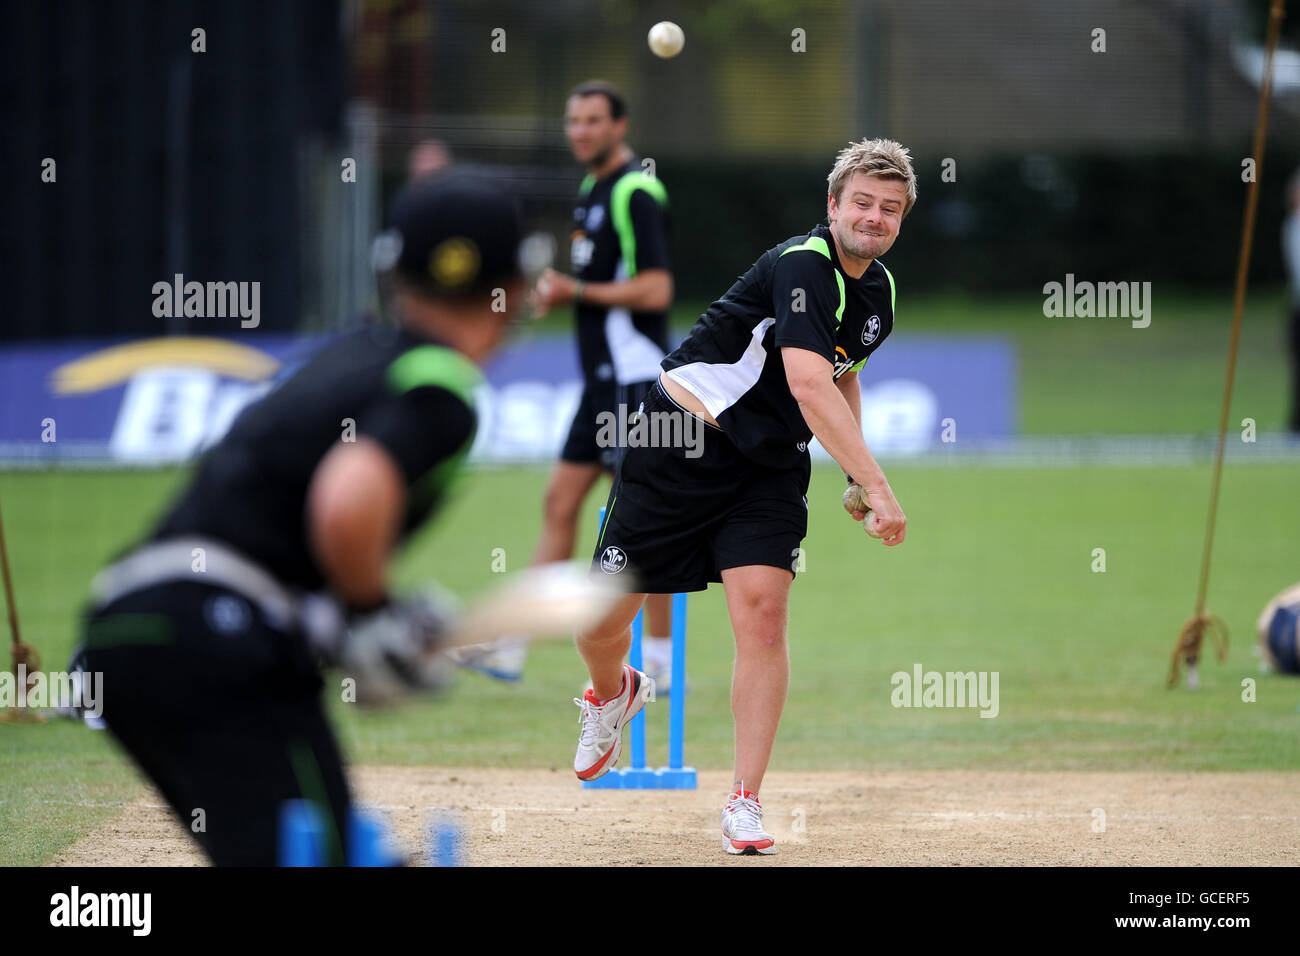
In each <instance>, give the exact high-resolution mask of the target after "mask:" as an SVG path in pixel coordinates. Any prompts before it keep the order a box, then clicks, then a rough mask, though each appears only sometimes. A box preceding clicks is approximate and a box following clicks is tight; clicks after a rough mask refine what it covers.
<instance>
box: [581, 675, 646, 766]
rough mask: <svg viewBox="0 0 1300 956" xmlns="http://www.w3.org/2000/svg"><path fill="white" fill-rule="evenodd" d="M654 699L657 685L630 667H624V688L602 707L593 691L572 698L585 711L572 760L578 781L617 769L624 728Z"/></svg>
mask: <svg viewBox="0 0 1300 956" xmlns="http://www.w3.org/2000/svg"><path fill="white" fill-rule="evenodd" d="M654 699H655V682H654V681H653V680H651V679H650V678H649V677H647V676H646V675H645V674H642V673H641V672H640V671H638V670H633V669H632V668H631V667H630V666H629V665H627V664H624V665H623V686H622V687H621V688H620V689H619V692H618V694H616V695H615V696H613V697H611V698H610V699H609V700H607V701H605V702H604V703H603V704H602V703H600V702H599V701H597V700H596V695H595V693H594V692H593V691H590V690H588V691H587V693H586V694H585V695H583V698H582V699H581V700H579V699H578V698H577V697H575V698H573V702H574V703H575V704H577V705H578V706H579V707H581V708H582V734H581V735H580V736H579V737H578V753H577V754H576V755H575V756H574V758H573V772H574V773H576V774H577V775H578V779H579V780H595V779H596V778H597V777H603V776H604V775H605V774H607V773H609V771H611V770H613V769H614V764H616V763H618V755H619V754H620V753H621V752H622V750H623V728H624V727H626V726H627V724H628V721H630V720H631V719H632V718H633V717H635V716H636V715H637V714H638V713H639V712H640V711H641V708H642V707H644V706H645V705H646V703H647V702H648V701H652V700H654Z"/></svg>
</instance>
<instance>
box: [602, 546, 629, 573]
mask: <svg viewBox="0 0 1300 956" xmlns="http://www.w3.org/2000/svg"><path fill="white" fill-rule="evenodd" d="M625 567H627V552H625V551H624V550H623V549H622V548H616V547H614V546H613V545H610V546H609V547H608V548H606V549H605V552H604V553H603V554H602V555H601V556H600V569H601V570H602V571H604V572H605V573H606V574H618V572H620V571H622V570H623V569H624V568H625Z"/></svg>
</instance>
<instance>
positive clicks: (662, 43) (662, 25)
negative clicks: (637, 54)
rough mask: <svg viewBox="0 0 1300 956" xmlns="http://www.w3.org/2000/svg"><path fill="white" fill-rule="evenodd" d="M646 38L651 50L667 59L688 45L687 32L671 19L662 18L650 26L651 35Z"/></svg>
mask: <svg viewBox="0 0 1300 956" xmlns="http://www.w3.org/2000/svg"><path fill="white" fill-rule="evenodd" d="M646 40H647V42H648V43H649V44H650V50H651V52H653V53H654V55H655V56H659V57H663V58H664V59H665V60H666V59H668V57H670V56H676V55H677V54H678V53H681V52H682V47H684V46H685V45H686V34H685V33H683V32H682V28H681V27H679V26H678V25H677V24H675V23H673V22H672V21H671V20H660V21H659V22H658V23H656V24H655V25H654V26H652V27H651V28H650V35H649V36H648V37H647V38H646Z"/></svg>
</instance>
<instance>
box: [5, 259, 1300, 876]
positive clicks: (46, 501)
mask: <svg viewBox="0 0 1300 956" xmlns="http://www.w3.org/2000/svg"><path fill="white" fill-rule="evenodd" d="M900 284H901V285H902V288H903V292H902V294H901V295H900V299H899V329H900V332H901V331H907V332H910V333H916V334H925V335H952V334H958V333H960V334H997V335H1001V336H1004V337H1007V338H1010V339H1011V340H1013V341H1014V342H1015V344H1016V345H1017V348H1018V349H1019V353H1020V370H1021V383H1020V388H1021V398H1022V430H1023V431H1024V432H1026V433H1031V434H1087V433H1108V434H1125V433H1127V434H1148V433H1165V434H1178V433H1202V434H1205V433H1209V432H1212V431H1213V429H1214V427H1215V426H1216V423H1217V419H1218V403H1219V396H1220V393H1221V389H1222V383H1223V353H1224V350H1225V348H1226V345H1227V340H1228V322H1229V318H1230V302H1229V301H1228V300H1227V298H1226V297H1223V298H1222V299H1221V300H1220V299H1211V298H1206V297H1196V296H1191V295H1182V296H1179V295H1176V294H1170V295H1169V297H1168V299H1167V300H1166V299H1165V298H1164V297H1162V295H1161V292H1160V290H1156V296H1155V307H1154V313H1153V320H1152V324H1151V327H1150V328H1147V329H1133V328H1131V327H1130V326H1129V325H1128V323H1127V322H1126V321H1124V320H1114V319H1055V320H1049V319H1045V318H1043V316H1042V314H1041V299H1036V298H1030V299H1018V300H1006V301H998V300H980V301H970V300H966V299H962V298H955V297H931V298H924V297H920V296H915V297H914V296H912V295H910V294H909V293H908V291H907V290H908V288H909V286H908V285H907V284H906V283H905V281H904V279H903V277H900ZM701 306H702V304H698V303H697V304H693V305H692V304H685V305H682V306H679V307H678V308H677V309H676V310H675V321H676V323H677V324H678V325H683V324H689V322H690V321H692V320H693V319H694V317H695V315H696V314H698V311H699V307H701ZM1281 320H1282V308H1281V299H1280V297H1279V296H1276V295H1272V296H1267V295H1266V296H1261V297H1256V298H1255V299H1253V300H1252V302H1251V305H1250V308H1249V311H1248V315H1247V323H1246V326H1245V331H1244V333H1243V339H1242V353H1241V361H1240V365H1239V369H1238V378H1237V393H1236V400H1235V402H1234V407H1233V419H1232V421H1233V423H1234V427H1235V423H1236V422H1237V421H1239V420H1240V419H1241V418H1242V417H1244V416H1247V415H1249V416H1251V417H1254V418H1255V419H1256V421H1257V424H1258V427H1259V429H1260V430H1261V431H1271V430H1276V429H1277V428H1279V427H1280V426H1281V423H1282V420H1283V411H1284V394H1285V381H1286V378H1285V376H1286V371H1285V367H1284V365H1283V360H1282V357H1281V349H1280V345H1281V342H1282V321H1281ZM562 328H563V323H561V322H559V321H556V320H547V321H545V322H543V323H542V324H541V325H539V326H538V327H536V328H535V329H532V330H529V332H528V333H526V334H544V333H545V332H547V331H548V330H549V331H555V330H559V329H562ZM868 371H869V370H868ZM884 464H885V466H886V469H887V473H888V474H889V477H890V480H891V482H892V483H893V485H894V488H895V490H896V492H897V494H898V496H899V500H900V501H901V503H902V504H903V506H904V508H905V509H906V511H907V513H908V517H909V533H908V540H907V542H906V543H905V544H904V545H903V546H902V547H901V548H898V549H893V550H891V549H885V548H883V547H881V546H880V545H879V544H878V543H877V542H873V541H871V540H870V539H867V538H866V537H865V536H864V535H863V534H862V531H861V529H860V528H859V527H857V526H855V525H853V524H852V523H851V522H850V521H849V520H848V519H847V517H846V516H845V515H844V514H843V512H842V511H840V509H839V506H838V500H839V495H840V492H841V490H842V478H841V476H840V473H839V472H838V471H837V470H835V469H833V468H828V469H818V470H817V471H816V472H815V473H814V478H813V487H812V489H811V491H810V495H809V498H810V502H811V504H812V507H811V512H810V522H809V535H808V539H807V540H806V542H805V551H806V557H807V570H806V573H805V574H803V575H801V577H800V579H799V580H798V581H797V582H796V583H795V585H794V588H793V592H792V599H791V627H790V645H791V657H792V663H793V675H792V681H791V686H790V697H789V703H788V705H787V708H786V712H785V717H784V720H783V722H782V727H781V734H780V737H779V738H778V741H777V746H776V752H775V754H774V757H773V767H774V768H779V769H801V768H802V769H862V768H979V769H1107V770H1124V769H1146V770H1220V769H1223V770H1228V769H1233V770H1249V769H1265V768H1267V769H1300V748H1297V747H1296V744H1295V741H1296V739H1297V734H1298V733H1300V711H1298V710H1297V701H1300V684H1297V683H1296V682H1295V681H1294V680H1291V679H1288V678H1283V677H1278V676H1262V675H1261V674H1260V672H1259V666H1258V661H1257V658H1256V657H1255V655H1254V654H1253V653H1252V648H1253V645H1254V640H1255V639H1254V634H1253V627H1254V620H1255V616H1256V615H1257V614H1258V612H1259V609H1260V608H1261V607H1262V605H1263V604H1264V602H1265V601H1266V600H1267V599H1268V598H1269V597H1271V596H1272V595H1273V594H1274V593H1275V592H1277V591H1278V590H1280V589H1281V588H1283V587H1284V586H1287V585H1289V584H1291V583H1294V581H1295V580H1296V579H1297V577H1300V537H1297V535H1296V534H1295V528H1296V527H1298V526H1300V499H1297V496H1296V494H1295V488H1296V480H1297V474H1296V469H1295V468H1294V467H1288V466H1282V465H1233V466H1230V467H1229V469H1228V470H1227V472H1226V476H1225V483H1224V489H1223V502H1222V509H1221V512H1220V520H1219V530H1218V538H1217V547H1216V552H1215V563H1214V567H1213V574H1212V578H1211V585H1212V586H1211V601H1210V606H1211V609H1212V610H1214V611H1216V612H1217V613H1218V614H1220V615H1221V616H1223V617H1224V618H1225V619H1226V620H1227V622H1228V624H1229V626H1230V628H1231V630H1232V637H1233V640H1232V644H1231V650H1230V655H1229V658H1228V661H1227V663H1225V664H1223V665H1219V664H1217V663H1215V662H1212V661H1209V662H1207V663H1206V664H1205V666H1204V668H1203V681H1204V687H1203V689H1202V690H1201V691H1200V692H1198V693H1189V692H1187V691H1185V690H1181V689H1180V690H1178V691H1174V692H1171V691H1167V690H1165V688H1164V676H1165V671H1166V668H1167V666H1168V659H1169V654H1170V652H1171V650H1172V647H1173V642H1174V638H1175V635H1176V634H1177V631H1178V628H1179V626H1180V624H1181V623H1182V621H1183V619H1184V618H1185V617H1186V616H1187V615H1188V614H1189V613H1190V612H1191V610H1192V603H1193V599H1194V591H1195V586H1196V581H1197V573H1198V567H1199V560H1200V549H1201V541H1202V534H1203V528H1204V520H1205V519H1204V513H1205V506H1206V503H1207V498H1208V490H1209V466H1208V464H1206V465H1201V466H1196V467H1159V468H1095V469H1067V468H1046V467H1044V468H1029V469H1021V468H999V467H979V466H968V467H960V468H952V467H932V468H926V467H918V466H916V465H911V466H909V465H907V464H905V463H900V464H898V465H891V464H890V463H889V462H888V461H886V462H885V463H884ZM545 474H546V471H545V469H543V468H530V469H510V470H500V471H481V472H477V473H475V474H474V475H473V477H472V478H471V479H470V480H467V481H466V482H464V484H463V491H462V493H461V496H460V497H459V498H458V499H457V500H456V501H455V502H454V503H453V505H452V506H451V508H450V509H449V510H448V511H447V512H446V513H445V514H444V515H443V516H442V517H441V518H440V519H439V520H438V521H437V522H436V523H434V524H433V525H432V526H430V527H427V528H426V529H424V531H423V532H422V533H421V535H420V536H419V537H418V538H417V539H416V540H414V541H413V542H412V544H411V547H410V548H409V549H408V550H407V551H406V553H405V554H404V555H403V556H402V559H401V561H400V564H399V567H398V571H397V574H398V577H399V580H400V581H401V582H402V583H404V584H415V583H418V582H419V581H421V580H427V579H435V580H438V581H439V582H441V583H443V584H444V585H446V586H448V587H450V588H451V589H452V590H454V591H456V592H458V593H461V594H464V595H472V594H474V593H476V592H478V591H479V590H481V589H482V588H484V587H485V586H487V585H488V584H489V583H490V582H491V580H492V577H493V575H492V572H491V564H492V552H493V549H494V548H504V549H505V552H506V556H507V563H508V566H509V568H510V569H517V568H520V567H522V566H524V565H525V564H526V563H527V558H528V555H529V553H530V552H531V549H532V546H533V543H534V541H535V539H536V534H537V530H538V526H539V523H540V514H539V507H540V503H539V502H540V494H541V489H542V486H543V482H544V480H545ZM183 479H184V472H183V471H180V470H172V471H142V472H141V471H118V472H90V471H84V472H10V473H3V472H0V505H3V508H4V517H5V522H6V531H7V537H8V542H9V550H10V554H11V556H12V560H13V562H14V566H15V567H14V575H15V586H16V588H17V594H18V603H19V610H20V612H21V615H22V621H23V627H24V634H25V637H26V639H27V640H28V641H29V642H31V643H34V644H35V645H37V647H38V648H39V649H40V651H41V652H42V653H43V654H44V657H45V666H46V668H47V669H61V668H62V667H63V664H64V662H65V661H66V660H67V657H68V653H69V651H70V650H71V648H72V646H73V644H74V642H75V640H76V631H77V620H78V615H79V612H80V606H81V602H82V601H83V599H84V596H85V593H86V588H87V584H88V582H89V580H90V578H91V576H92V575H93V574H94V572H95V571H96V570H97V569H98V568H99V567H100V566H101V565H102V564H103V563H104V562H105V561H106V560H107V559H108V558H109V557H110V556H111V555H112V554H114V553H115V552H116V551H118V550H120V549H122V548H124V547H126V546H127V545H129V544H131V543H132V542H133V541H134V540H135V539H136V538H137V537H138V536H139V535H140V534H142V533H143V530H144V528H145V527H146V526H147V524H148V523H149V522H150V521H151V520H152V519H153V518H154V517H155V516H156V515H157V514H158V513H159V512H160V510H161V509H162V508H163V507H164V506H165V504H166V502H167V500H168V498H169V497H170V495H171V494H172V493H173V492H174V491H175V490H176V489H177V487H178V485H179V483H180V482H181V481H182V480H183ZM502 502H508V503H509V504H508V505H505V506H503V505H502V504H501V503H502ZM596 507H597V502H596V501H595V500H594V499H593V500H592V502H591V507H590V509H589V513H588V515H587V519H586V521H585V527H584V530H583V534H582V538H581V539H580V540H583V541H590V540H591V539H592V538H593V536H594V527H595V512H596ZM1095 548H1104V549H1105V551H1106V565H1107V569H1106V571H1105V573H1094V572H1093V571H1092V564H1093V549H1095ZM689 639H690V654H689V661H690V664H689V671H690V684H691V691H690V695H689V699H688V706H687V728H688V729H687V742H686V756H687V759H688V760H689V761H690V762H691V763H693V764H695V765H696V766H699V767H705V768H725V767H727V766H728V765H729V763H730V758H731V734H732V727H731V719H730V714H729V709H728V707H729V704H728V688H729V680H730V666H731V657H732V651H731V647H730V640H731V638H730V630H729V627H728V624H727V621H726V615H725V608H724V605H723V600H722V595H721V592H720V590H717V589H714V590H713V591H710V592H707V593H704V594H699V595H694V596H692V599H691V605H690V614H689ZM917 663H919V664H921V665H922V666H923V667H924V668H925V669H926V670H938V671H969V670H975V671H997V672H998V673H999V675H1000V686H999V690H1000V713H999V714H998V716H997V717H996V718H995V719H981V718H979V717H978V716H977V713H976V711H974V710H941V709H932V710H926V709H895V708H894V707H892V706H891V703H890V697H891V690H892V687H891V683H890V676H891V675H892V674H893V673H894V672H896V671H908V672H910V671H911V669H912V667H913V665H914V664H917ZM1248 677H1249V678H1255V679H1257V680H1258V688H1257V700H1256V702H1254V703H1246V702H1243V700H1242V681H1243V679H1244V678H1248ZM583 679H584V675H583V671H582V667H581V664H580V662H579V660H578V658H577V656H576V654H575V652H574V651H573V649H572V647H571V646H570V645H569V644H567V642H559V643H554V644H550V645H547V646H544V647H541V648H538V649H536V650H535V651H534V653H533V655H532V656H531V658H530V660H529V664H528V671H527V676H526V679H525V681H524V682H522V683H521V684H519V685H516V686H507V685H501V684H497V683H494V682H490V681H488V680H486V679H483V678H479V677H478V676H477V675H466V677H465V679H464V680H462V681H461V682H460V684H459V685H458V686H457V687H456V688H455V689H454V690H453V691H452V692H451V693H450V694H449V695H447V696H446V697H444V698H442V699H439V700H435V701H422V702H417V703H411V704H408V705H406V706H404V707H401V708H399V709H396V710H393V711H389V712H382V713H372V714H362V713H358V712H357V711H356V710H355V708H353V707H352V706H350V705H345V704H343V703H341V702H338V701H336V702H335V704H334V706H333V709H334V711H335V713H336V717H337V724H338V728H339V732H340V736H341V738H342V740H343V743H344V747H345V749H346V751H347V752H348V754H349V756H350V759H351V760H353V761H354V762H358V763H365V764H442V765H476V766H506V767H532V768H555V769H556V771H557V772H558V773H562V774H563V773H567V772H568V769H567V768H568V767H569V765H570V761H571V759H572V753H573V746H574V742H575V731H576V728H577V722H576V721H577V708H575V707H573V705H572V704H571V703H570V698H571V697H573V696H575V695H577V694H579V693H580V688H581V685H582V682H583ZM111 693H112V689H111V687H110V688H107V689H106V694H107V695H108V696H109V697H110V699H111ZM666 721H667V708H666V707H658V708H652V710H651V714H650V733H649V737H650V742H651V748H650V749H651V759H652V762H663V760H664V759H665V750H666V748H665V746H664V734H665V732H666ZM138 793H139V783H138V778H137V776H136V774H135V772H134V771H133V770H132V768H131V767H130V765H129V764H128V763H127V762H126V761H125V760H124V759H123V758H122V757H121V756H120V755H119V753H118V752H117V750H116V749H115V747H114V745H113V743H112V741H111V740H110V739H109V738H108V737H107V736H106V735H104V734H97V733H93V732H90V731H87V730H85V729H83V728H81V727H79V726H76V725H74V724H72V723H70V722H58V723H52V724H47V725H44V726H39V727H31V726H9V725H0V864H34V863H40V862H43V861H45V860H48V859H49V858H50V857H51V856H52V855H53V854H54V853H55V852H57V851H58V850H59V849H60V848H61V847H63V846H65V845H67V844H68V843H70V842H71V841H73V840H74V839H76V838H77V837H78V836H80V835H82V834H83V833H85V832H87V831H88V830H89V829H91V828H93V827H95V826H98V825H100V824H102V823H103V822H105V821H106V820H107V819H109V818H110V817H111V816H112V815H113V813H114V812H116V811H115V809H114V807H113V806H112V805H113V804H115V803H121V802H123V801H127V800H130V799H133V798H134V797H135V796H136V795H137V794H138Z"/></svg>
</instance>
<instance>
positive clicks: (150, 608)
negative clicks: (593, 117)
mask: <svg viewBox="0 0 1300 956" xmlns="http://www.w3.org/2000/svg"><path fill="white" fill-rule="evenodd" d="M81 660H82V661H83V663H84V667H85V669H86V670H87V671H89V672H92V673H93V672H101V673H102V674H103V678H102V684H101V685H100V686H101V687H102V688H103V713H102V716H103V718H104V722H105V723H106V724H107V725H108V729H109V731H111V732H112V734H113V735H114V736H115V737H116V738H117V739H118V741H120V742H121V744H122V746H124V747H125V748H126V749H127V751H128V752H129V753H130V754H131V756H132V757H134V758H135V760H136V762H137V763H138V764H139V765H140V767H141V768H142V769H143V770H144V771H145V773H146V774H148V776H149V778H150V779H151V780H152V781H153V782H154V784H155V785H156V786H157V787H158V789H159V790H160V791H161V792H162V794H163V796H164V797H166V798H167V801H168V803H170V804H171V805H172V807H173V808H174V809H175V810H176V812H177V814H178V816H179V817H180V822H181V825H182V826H184V827H185V829H186V830H188V831H190V832H191V833H192V834H193V835H194V837H195V839H197V840H198V842H199V844H200V845H201V846H202V847H203V849H204V851H205V852H206V853H207V854H208V856H209V857H210V858H211V859H212V861H213V862H214V863H216V864H217V865H218V866H274V865H275V864H276V862H277V861H276V847H277V834H278V817H279V808H280V805H281V804H282V803H283V802H284V801H285V800H289V799H295V798H305V799H308V800H311V801H313V802H314V803H316V804H317V806H318V807H320V808H321V810H322V816H323V817H324V820H325V832H326V850H327V859H328V860H329V861H330V862H332V863H336V864H337V863H341V862H342V861H343V860H344V859H346V856H345V852H346V850H345V846H346V844H345V842H344V841H346V840H347V838H348V837H347V832H346V831H347V827H346V825H345V824H344V821H346V820H347V819H348V809H349V797H348V788H347V781H346V778H345V775H344V770H343V763H342V759H341V757H340V754H339V748H338V745H337V743H336V742H335V739H334V735H333V733H332V731H331V730H330V727H329V724H328V723H327V721H326V719H325V713H324V710H323V709H322V706H321V690H322V687H323V682H322V679H321V676H320V672H319V670H318V668H317V666H316V664H315V661H314V660H313V658H312V655H311V653H310V651H309V650H308V647H307V643H306V640H305V639H304V638H303V637H302V636H301V635H300V634H298V633H294V632H291V631H284V630H277V629H276V628H275V627H273V626H272V625H271V624H270V622H269V621H268V620H267V617H266V615H265V614H264V613H263V611H261V610H260V609H259V607H258V606H257V605H256V604H255V603H253V602H251V601H249V600H248V599H246V598H245V597H243V596H242V595H240V594H238V593H235V592H234V591H230V590H227V589H225V588H222V587H216V586H213V585H212V584H208V583H199V582H191V581H174V582H169V583H164V584H157V585H154V586H151V587H146V588H143V589H141V590H138V591H134V592H132V593H129V594H125V595H123V596H122V597H121V598H119V599H118V600H115V601H113V602H112V603H110V604H108V605H106V606H105V607H103V608H102V609H100V610H99V611H96V612H94V613H92V614H90V616H89V617H88V619H87V622H86V639H85V645H84V651H83V653H82V655H81Z"/></svg>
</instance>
